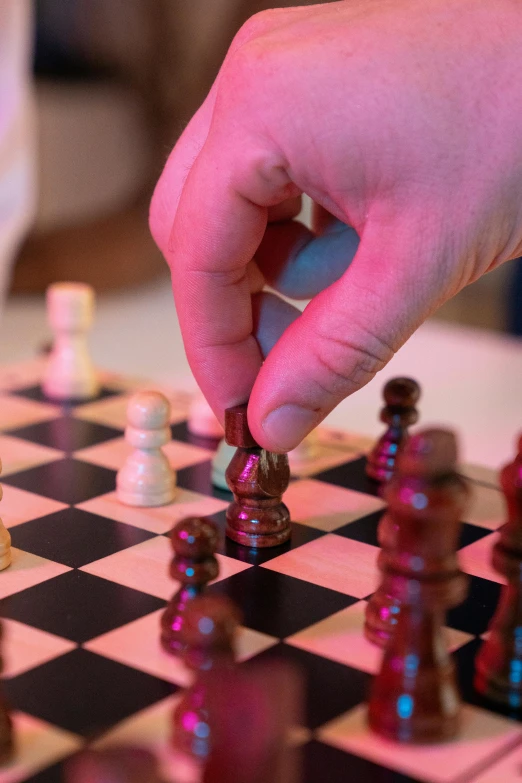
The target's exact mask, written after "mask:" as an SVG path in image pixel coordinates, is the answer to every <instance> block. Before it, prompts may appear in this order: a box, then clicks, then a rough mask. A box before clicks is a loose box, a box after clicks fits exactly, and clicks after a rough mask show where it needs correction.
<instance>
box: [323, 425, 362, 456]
mask: <svg viewBox="0 0 522 783" xmlns="http://www.w3.org/2000/svg"><path fill="white" fill-rule="evenodd" d="M317 437H318V440H319V443H321V444H322V445H323V446H328V447H330V448H338V449H342V450H343V451H349V452H351V453H352V454H354V455H355V456H361V454H366V453H367V452H368V451H370V449H371V448H372V447H373V445H374V443H375V438H374V437H370V436H369V435H362V434H361V433H359V432H347V431H346V430H339V429H333V428H330V427H319V428H318V429H317Z"/></svg>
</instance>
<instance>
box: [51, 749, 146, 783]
mask: <svg viewBox="0 0 522 783" xmlns="http://www.w3.org/2000/svg"><path fill="white" fill-rule="evenodd" d="M66 783H161V778H160V776H159V772H158V768H157V762H156V759H155V757H154V756H153V755H152V753H150V751H148V750H144V749H142V748H133V747H111V748H107V749H106V750H97V751H95V750H86V751H83V752H82V753H78V754H77V755H76V756H73V758H72V759H71V760H70V761H69V762H68V763H67V767H66Z"/></svg>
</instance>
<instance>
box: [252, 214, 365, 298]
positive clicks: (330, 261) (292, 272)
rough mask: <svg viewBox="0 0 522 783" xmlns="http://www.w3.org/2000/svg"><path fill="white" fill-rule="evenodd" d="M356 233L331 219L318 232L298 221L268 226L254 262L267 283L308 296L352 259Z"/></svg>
mask: <svg viewBox="0 0 522 783" xmlns="http://www.w3.org/2000/svg"><path fill="white" fill-rule="evenodd" d="M358 246H359V237H358V236H357V234H356V232H355V231H354V229H353V228H350V227H349V226H347V225H345V224H344V223H341V221H339V220H335V219H334V220H332V221H331V222H330V223H329V225H328V226H327V227H325V229H324V232H323V234H322V235H321V236H318V237H316V236H314V234H312V232H311V231H310V230H309V229H307V228H306V227H305V226H303V225H302V224H301V223H299V222H297V221H287V222H283V223H275V224H271V225H268V226H267V229H266V231H265V234H264V237H263V240H262V242H261V244H260V246H259V248H258V249H257V251H256V262H257V264H258V266H259V269H260V270H261V272H262V274H263V275H264V277H265V279H266V281H267V283H268V284H269V285H270V286H271V287H272V288H274V289H275V290H276V291H278V292H279V293H281V294H283V295H284V296H288V297H290V298H293V299H311V298H312V297H313V296H315V295H316V294H318V293H319V292H320V291H322V290H323V289H324V288H327V287H328V286H329V285H331V284H332V283H334V282H335V281H336V280H338V279H339V278H340V277H341V276H342V275H343V274H344V273H345V272H346V270H347V268H348V267H349V265H350V263H351V262H352V260H353V258H354V256H355V253H356V252H357V248H358Z"/></svg>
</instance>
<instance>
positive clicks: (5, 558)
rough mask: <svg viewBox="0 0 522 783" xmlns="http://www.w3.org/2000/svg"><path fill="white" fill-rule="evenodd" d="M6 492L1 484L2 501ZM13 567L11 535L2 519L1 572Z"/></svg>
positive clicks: (0, 539)
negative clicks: (10, 566)
mask: <svg viewBox="0 0 522 783" xmlns="http://www.w3.org/2000/svg"><path fill="white" fill-rule="evenodd" d="M1 472H2V462H1V461H0V473H1ZM3 494H4V491H3V489H2V485H1V484H0V500H2V497H3ZM9 565H11V534H10V533H9V531H8V530H7V529H6V527H5V525H4V523H3V522H2V520H1V519H0V571H3V570H4V568H7V566H9Z"/></svg>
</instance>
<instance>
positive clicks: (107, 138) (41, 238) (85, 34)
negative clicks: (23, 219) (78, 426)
mask: <svg viewBox="0 0 522 783" xmlns="http://www.w3.org/2000/svg"><path fill="white" fill-rule="evenodd" d="M293 4H295V3H289V2H284V0H279V2H278V3H277V5H293ZM300 4H301V5H302V4H303V2H302V1H301V3H300ZM271 5H273V3H269V2H263V0H207V2H204V0H152V2H151V0H36V2H34V6H33V7H34V11H35V31H36V32H35V48H34V66H33V70H34V79H35V86H36V107H37V128H38V168H39V180H38V204H37V214H36V218H35V221H34V224H33V226H32V228H31V230H30V232H29V235H28V236H27V237H26V239H25V241H24V243H23V245H22V247H21V248H20V251H19V253H18V257H17V260H16V264H15V267H14V272H13V276H12V282H11V293H10V298H9V303H8V308H7V315H8V317H9V315H11V317H15V321H12V323H13V324H19V323H21V320H20V319H21V315H20V311H19V308H20V306H22V305H23V312H29V311H30V309H31V302H32V301H33V300H32V299H31V296H30V295H35V294H40V293H41V292H42V291H44V290H45V288H46V286H47V285H48V284H49V283H51V282H53V281H56V280H63V279H74V280H82V281H86V282H89V283H91V284H92V285H94V287H95V288H96V290H97V292H98V294H99V295H102V296H103V294H104V293H105V294H107V295H108V296H109V297H111V296H114V295H117V294H118V292H124V291H127V294H126V295H128V296H130V297H133V296H136V295H137V294H138V295H139V292H140V291H142V292H144V295H145V292H147V291H149V292H150V291H151V290H154V291H156V292H158V291H159V290H160V289H161V290H162V291H163V290H165V291H167V290H168V275H167V270H166V267H165V265H164V262H163V260H162V259H161V257H160V254H159V252H158V251H157V249H156V248H155V246H154V244H153V242H152V239H151V237H150V235H149V232H148V228H147V210H148V204H149V200H150V195H151V192H152V188H153V185H154V183H155V181H156V179H157V177H158V176H159V174H160V172H161V169H162V167H163V164H164V161H165V159H166V157H167V155H168V152H169V151H170V149H171V147H172V145H173V144H174V142H175V141H176V138H177V137H178V136H179V134H180V132H181V131H182V129H183V127H184V125H185V124H186V122H187V121H188V119H189V118H190V117H191V116H192V114H193V113H194V111H195V110H196V108H197V107H198V106H199V105H200V103H201V101H202V100H203V98H204V96H205V95H206V93H207V91H208V89H209V87H210V85H211V83H212V81H213V79H214V77H215V75H216V73H217V70H218V68H219V65H220V63H221V61H222V59H223V57H224V55H225V53H226V50H227V48H228V45H229V43H230V41H231V39H232V37H233V35H234V33H235V32H236V31H237V29H238V28H239V27H240V25H241V24H242V23H243V22H244V21H245V19H247V18H248V17H249V16H250V15H252V14H253V13H255V12H257V11H260V10H262V9H263V8H266V7H270V6H271ZM521 291H522V267H521V264H520V263H519V262H510V263H508V264H505V265H503V266H502V267H501V268H500V269H498V270H496V271H495V272H493V273H491V274H489V275H487V276H485V277H484V278H482V279H481V280H480V281H478V282H477V283H476V284H474V285H473V286H470V287H469V288H467V289H465V290H464V291H462V292H461V293H460V294H459V295H458V296H457V297H456V298H455V299H453V300H452V301H451V302H449V303H447V304H446V305H445V306H444V307H443V308H442V309H441V311H440V312H439V313H438V314H437V318H440V319H444V320H448V321H453V322H458V323H461V324H467V325H470V326H479V327H485V328H486V329H494V330H499V331H504V332H508V333H511V334H521V333H522V314H521V313H520V312H519V311H520V309H521V308H520V307H519V306H517V305H516V303H517V302H520V301H521V297H522V293H521ZM28 295H29V296H28ZM124 295H125V294H124ZM168 296H170V294H168ZM13 308H14V310H13ZM13 313H14V316H13ZM16 319H18V320H16ZM0 358H1V357H0Z"/></svg>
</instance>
